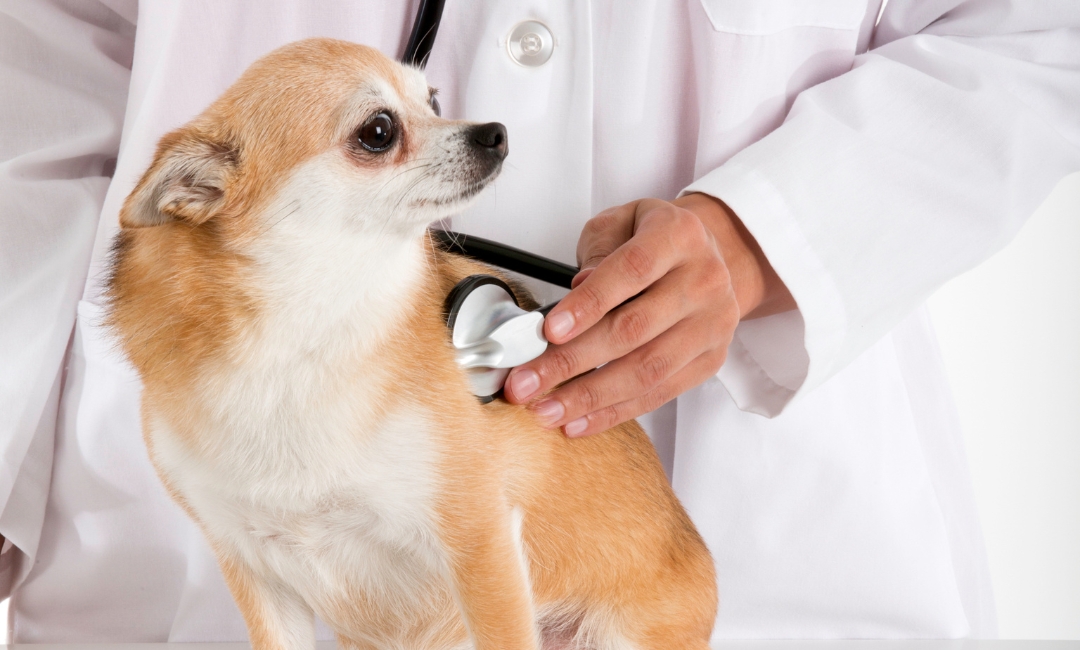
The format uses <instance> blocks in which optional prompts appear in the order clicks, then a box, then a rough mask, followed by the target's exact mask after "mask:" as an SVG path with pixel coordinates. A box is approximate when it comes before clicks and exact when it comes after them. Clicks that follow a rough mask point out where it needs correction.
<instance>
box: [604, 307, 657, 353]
mask: <svg viewBox="0 0 1080 650" xmlns="http://www.w3.org/2000/svg"><path fill="white" fill-rule="evenodd" d="M611 330H612V335H613V336H614V338H615V341H616V342H617V343H620V344H622V345H624V346H627V345H632V344H633V343H636V342H638V341H641V340H642V339H644V338H645V336H646V335H647V334H648V332H649V317H648V315H646V314H645V312H643V311H642V310H640V309H621V310H618V311H617V312H616V313H615V315H614V317H613V318H612V323H611Z"/></svg>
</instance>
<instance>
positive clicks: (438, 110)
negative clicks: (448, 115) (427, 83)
mask: <svg viewBox="0 0 1080 650" xmlns="http://www.w3.org/2000/svg"><path fill="white" fill-rule="evenodd" d="M436 94H437V93H436V91H434V90H432V91H431V97H429V98H428V103H429V104H431V110H433V111H435V115H437V116H439V117H442V106H439V98H438V97H436V96H435V95H436Z"/></svg>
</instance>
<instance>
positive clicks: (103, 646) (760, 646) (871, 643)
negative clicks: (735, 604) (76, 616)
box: [0, 639, 1080, 650]
mask: <svg viewBox="0 0 1080 650" xmlns="http://www.w3.org/2000/svg"><path fill="white" fill-rule="evenodd" d="M317 646H318V647H317V650H335V645H334V642H333V641H320V642H319V643H318V644H317ZM712 647H713V650H789V649H791V648H809V649H810V650H1027V649H1028V648H1031V649H1032V650H1080V641H1022V640H995V641H976V640H971V639H957V640H896V641H893V640H858V641H856V640H837V641H803V640H783V641H721V642H717V643H714V644H713V646H712ZM20 648H22V649H23V650H247V648H248V644H246V643H16V644H13V645H10V646H8V645H0V650H19V649H20Z"/></svg>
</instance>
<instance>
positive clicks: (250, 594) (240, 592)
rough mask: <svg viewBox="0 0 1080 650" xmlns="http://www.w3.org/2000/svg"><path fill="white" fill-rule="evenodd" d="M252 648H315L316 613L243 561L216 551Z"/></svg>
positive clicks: (289, 649)
mask: <svg viewBox="0 0 1080 650" xmlns="http://www.w3.org/2000/svg"><path fill="white" fill-rule="evenodd" d="M218 560H219V562H220V564H221V569H222V574H223V575H224V576H225V582H226V583H227V584H228V585H229V590H230V591H231V592H232V595H233V599H234V600H236V604H237V605H238V606H239V608H240V613H241V614H242V615H243V616H244V623H246V624H247V628H248V637H249V638H250V640H251V647H252V650H315V614H314V613H313V612H312V611H311V608H310V607H308V606H307V603H305V602H304V601H303V600H301V599H300V597H299V596H297V595H296V594H295V593H293V592H292V590H291V589H289V588H287V587H285V586H284V585H281V584H279V583H275V584H269V583H267V582H266V581H265V580H262V579H260V578H259V576H257V575H256V574H255V573H254V572H253V571H252V570H251V569H250V568H249V567H248V566H247V565H246V564H245V563H244V562H243V561H241V560H236V559H232V558H229V557H226V556H223V555H219V557H218Z"/></svg>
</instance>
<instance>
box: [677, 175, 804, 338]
mask: <svg viewBox="0 0 1080 650" xmlns="http://www.w3.org/2000/svg"><path fill="white" fill-rule="evenodd" d="M672 203H674V204H675V205H677V206H679V207H681V208H685V209H687V210H690V211H691V212H693V213H694V214H695V215H697V217H698V218H699V219H701V222H702V223H703V224H704V225H705V227H706V228H707V229H708V230H709V232H710V233H712V236H713V237H714V238H715V239H716V245H717V247H718V248H719V249H720V254H721V255H722V256H723V258H724V262H725V264H727V267H728V271H729V273H730V274H731V284H732V287H733V288H734V289H735V299H736V301H737V302H738V305H739V310H740V312H741V314H742V315H741V316H740V320H747V319H751V318H761V317H762V316H770V315H772V314H778V313H780V312H784V311H789V310H791V309H795V307H796V305H795V299H794V298H792V297H791V292H789V291H788V289H787V287H786V286H785V285H784V283H783V281H782V280H781V279H780V276H778V275H777V274H776V271H774V270H773V267H772V265H771V264H769V260H768V259H766V258H765V254H764V253H763V252H762V251H761V247H760V246H758V243H757V241H755V240H754V237H753V235H751V234H750V232H749V231H748V230H747V229H746V226H744V225H743V223H742V221H740V220H739V218H738V216H737V215H735V213H734V212H732V211H731V210H730V209H729V208H728V207H727V206H726V205H725V204H724V203H723V202H722V201H720V200H718V199H716V198H713V197H711V196H709V195H707V194H700V193H694V194H687V195H686V196H683V197H680V198H678V199H675V200H674V201H673V202H672Z"/></svg>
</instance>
